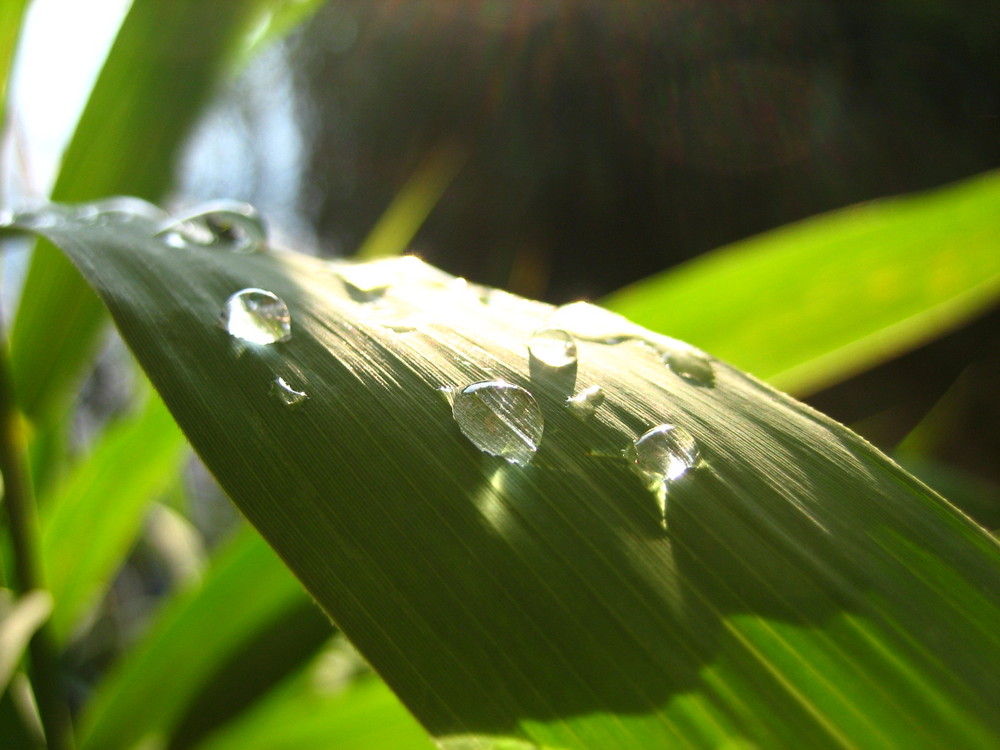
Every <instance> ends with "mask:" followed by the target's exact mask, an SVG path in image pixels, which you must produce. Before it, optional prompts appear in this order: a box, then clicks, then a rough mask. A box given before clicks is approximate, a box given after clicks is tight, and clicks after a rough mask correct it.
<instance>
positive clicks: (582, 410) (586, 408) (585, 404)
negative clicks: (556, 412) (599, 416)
mask: <svg viewBox="0 0 1000 750" xmlns="http://www.w3.org/2000/svg"><path fill="white" fill-rule="evenodd" d="M603 403H604V389H603V388H601V386H599V385H592V386H590V387H589V388H584V389H583V390H582V391H580V392H578V393H574V394H573V395H572V396H570V397H569V398H568V399H566V408H568V409H569V410H570V411H571V412H572V413H573V414H574V415H575V416H577V417H579V418H580V419H589V418H590V417H592V416H594V412H595V411H597V409H598V407H600V405H601V404H603Z"/></svg>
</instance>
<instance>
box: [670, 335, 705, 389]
mask: <svg viewBox="0 0 1000 750" xmlns="http://www.w3.org/2000/svg"><path fill="white" fill-rule="evenodd" d="M662 356H663V361H664V362H666V363H667V366H668V367H669V368H670V369H671V370H672V371H673V372H674V373H675V374H677V375H679V376H680V377H682V378H684V379H685V380H686V381H688V382H689V383H694V384H695V385H704V386H711V385H714V384H715V370H714V368H713V367H712V362H711V360H710V359H709V358H708V356H707V355H706V354H704V353H703V352H700V351H698V350H697V349H695V348H694V347H693V346H688V345H687V344H683V343H680V342H678V343H677V344H676V345H674V346H671V347H669V348H667V349H666V350H664V351H663V355H662Z"/></svg>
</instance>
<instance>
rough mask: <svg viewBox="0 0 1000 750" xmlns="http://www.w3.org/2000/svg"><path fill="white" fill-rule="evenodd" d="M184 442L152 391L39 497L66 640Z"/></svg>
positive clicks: (51, 582)
mask: <svg viewBox="0 0 1000 750" xmlns="http://www.w3.org/2000/svg"><path fill="white" fill-rule="evenodd" d="M186 446H187V441H186V440H185V439H184V436H183V435H182V434H181V432H180V430H178V429H177V426H176V424H174V421H173V420H172V419H171V417H170V413H169V412H168V411H167V410H166V408H165V407H164V405H163V402H162V401H161V400H160V399H159V398H157V397H156V396H155V395H153V396H152V397H151V398H150V399H149V400H148V402H147V404H146V405H145V407H144V408H143V409H142V410H141V411H140V412H139V413H137V414H135V415H134V416H131V417H128V418H126V419H124V420H123V421H121V422H119V423H118V424H115V425H112V426H111V427H109V428H108V429H107V430H106V432H105V434H104V435H102V437H101V438H100V439H99V440H98V441H97V443H96V444H95V445H94V446H93V448H92V450H91V451H90V452H89V453H88V454H87V455H86V456H85V457H84V458H83V459H82V460H81V462H80V463H79V464H78V465H77V466H76V467H74V469H73V470H72V471H71V472H70V473H69V474H68V475H67V476H66V477H65V478H64V479H63V480H62V481H60V482H59V483H58V484H57V485H56V486H55V487H54V488H53V489H52V491H51V492H50V493H49V494H48V495H47V496H46V497H44V498H41V499H40V506H41V508H42V511H41V518H40V519H39V524H40V527H41V555H42V563H43V565H44V570H45V576H46V584H47V585H48V587H49V590H50V591H51V592H52V594H53V596H54V597H55V602H56V605H55V611H54V612H53V613H52V632H53V636H54V637H55V638H56V640H57V641H60V642H65V641H66V640H67V639H68V638H69V637H70V636H71V635H72V633H73V629H74V627H76V626H77V625H78V624H79V622H80V620H81V618H83V617H84V615H86V614H87V612H88V611H89V610H90V608H92V607H93V605H95V604H96V603H97V601H98V599H99V597H100V596H101V594H102V593H103V592H104V590H105V588H106V586H107V584H108V582H109V581H110V580H111V577H112V576H113V575H114V573H115V571H117V570H118V567H119V566H120V565H121V562H122V560H124V559H125V556H126V555H127V554H128V552H129V550H130V549H131V548H132V545H133V543H134V541H135V538H136V535H137V534H138V533H139V531H140V529H141V527H142V520H143V517H144V516H145V512H146V509H147V508H148V507H149V503H150V502H152V501H153V500H155V499H156V497H157V495H158V494H160V493H161V492H163V491H164V490H165V489H166V488H167V486H168V485H169V483H170V482H171V480H172V478H173V477H174V475H175V474H176V473H177V471H178V469H179V467H180V462H181V459H182V457H183V455H184V452H185V448H186Z"/></svg>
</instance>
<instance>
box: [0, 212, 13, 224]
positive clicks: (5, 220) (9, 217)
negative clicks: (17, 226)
mask: <svg viewBox="0 0 1000 750" xmlns="http://www.w3.org/2000/svg"><path fill="white" fill-rule="evenodd" d="M13 223H14V212H13V211H11V210H10V209H9V208H4V209H2V210H0V227H9V226H11V225H12V224H13Z"/></svg>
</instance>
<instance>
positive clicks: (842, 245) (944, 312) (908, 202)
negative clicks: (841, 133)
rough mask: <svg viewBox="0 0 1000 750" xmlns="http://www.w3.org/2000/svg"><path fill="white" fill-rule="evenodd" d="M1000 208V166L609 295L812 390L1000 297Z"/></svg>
mask: <svg viewBox="0 0 1000 750" xmlns="http://www.w3.org/2000/svg"><path fill="white" fill-rule="evenodd" d="M998 215H1000V173H996V172H994V173H990V174H986V175H982V176H979V177H976V178H973V179H970V180H967V181H965V182H962V183H959V184H957V185H953V186H949V187H946V188H941V189H939V190H934V191H931V192H928V193H925V194H921V195H915V196H906V197H902V198H892V199H885V200H878V201H872V202H871V203H867V204H862V205H859V206H852V207H850V208H845V209H843V210H840V211H834V212H833V213H830V214H826V215H824V216H819V217H815V218H811V219H806V220H805V221H802V222H799V223H797V224H792V225H790V226H787V227H783V228H781V229H777V230H774V231H772V232H767V233H765V234H762V235H760V236H758V237H753V238H751V239H748V240H743V241H741V242H737V243H735V244H734V245H731V246H729V247H726V248H722V249H720V250H717V251H715V252H712V253H708V254H707V255H704V256H701V257H699V258H697V259H695V260H693V261H690V262H689V263H686V264H684V265H682V266H680V267H679V268H676V269H671V270H670V271H668V272H665V273H663V274H659V275H657V276H652V277H650V278H648V279H645V280H643V281H640V282H637V283H636V284H633V285H631V286H629V287H626V288H625V289H622V290H620V291H618V292H615V293H614V294H612V295H610V296H609V297H607V298H606V299H604V300H603V304H605V305H606V306H607V307H609V308H610V309H612V310H615V311H616V312H619V313H621V314H622V315H624V316H626V317H628V318H630V319H631V320H633V321H635V322H636V323H639V324H640V325H644V326H647V327H649V328H652V329H653V330H657V331H661V332H663V333H668V334H670V335H671V336H676V337H678V338H681V339H684V340H686V341H690V342H691V343H693V344H696V345H697V346H700V347H702V348H704V349H705V350H707V351H710V352H712V353H713V354H715V355H716V356H718V357H721V358H723V359H726V360H729V361H731V362H732V363H733V364H735V365H737V366H738V367H742V368H744V369H746V370H748V371H749V372H752V373H753V374H754V375H756V376H757V377H759V378H763V379H764V380H767V381H768V382H770V383H773V384H774V385H775V386H777V387H779V388H782V389H785V390H789V391H792V392H795V393H809V392H812V391H815V390H818V389H819V388H821V387H822V386H824V385H828V384H831V383H834V382H836V381H838V380H841V379H843V378H845V377H847V376H849V375H852V374H854V373H856V372H859V371H861V370H864V369H865V368H867V367H870V366H871V365H873V364H876V363H878V362H881V361H884V360H885V359H888V358H890V357H892V356H894V355H897V354H901V353H902V352H904V351H906V350H907V349H910V348H911V347H913V346H916V345H917V344H919V343H921V342H924V341H927V340H929V339H931V338H933V337H934V336H937V335H939V334H940V333H942V332H943V331H946V330H948V329H949V328H951V327H953V326H956V325H959V324H960V323H962V322H963V321H966V320H969V319H970V318H972V317H974V316H975V315H977V314H979V313H982V312H984V311H985V310H987V309H989V308H990V307H992V306H993V305H995V304H996V303H997V300H998V298H1000V222H998V221H997V216H998Z"/></svg>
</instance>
